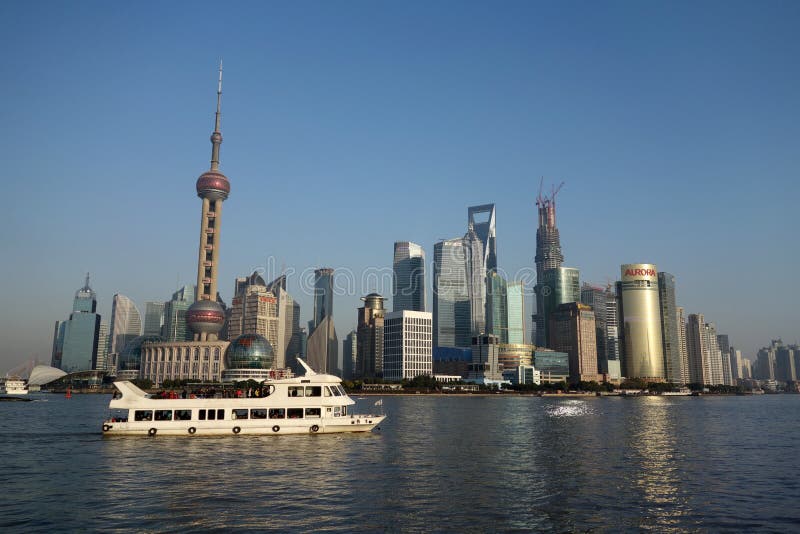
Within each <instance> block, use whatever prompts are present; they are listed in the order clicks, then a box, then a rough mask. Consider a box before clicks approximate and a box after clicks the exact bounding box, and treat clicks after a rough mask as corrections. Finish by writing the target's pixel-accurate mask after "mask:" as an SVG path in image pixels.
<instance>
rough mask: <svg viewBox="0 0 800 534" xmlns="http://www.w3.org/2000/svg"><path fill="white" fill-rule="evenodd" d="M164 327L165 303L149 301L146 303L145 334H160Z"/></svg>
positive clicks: (143, 333)
mask: <svg viewBox="0 0 800 534" xmlns="http://www.w3.org/2000/svg"><path fill="white" fill-rule="evenodd" d="M163 328H164V303H163V302H152V301H148V302H145V303H144V331H143V332H142V335H145V336H160V335H161V331H162V329H163Z"/></svg>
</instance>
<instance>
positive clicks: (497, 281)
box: [486, 271, 509, 343]
mask: <svg viewBox="0 0 800 534" xmlns="http://www.w3.org/2000/svg"><path fill="white" fill-rule="evenodd" d="M486 333H487V334H494V335H495V336H497V338H498V339H499V340H500V343H508V342H509V341H508V283H507V282H506V280H505V278H503V277H502V276H500V275H499V274H498V273H497V272H496V271H491V272H489V273H487V274H486Z"/></svg>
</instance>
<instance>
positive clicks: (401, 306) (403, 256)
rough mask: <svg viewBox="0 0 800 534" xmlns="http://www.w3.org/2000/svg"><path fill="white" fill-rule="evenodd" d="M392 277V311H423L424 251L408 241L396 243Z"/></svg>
mask: <svg viewBox="0 0 800 534" xmlns="http://www.w3.org/2000/svg"><path fill="white" fill-rule="evenodd" d="M392 275H393V276H392V310H393V311H402V310H410V311H425V250H424V249H423V248H422V247H421V246H420V245H417V244H416V243H411V242H410V241H397V242H396V243H395V244H394V260H393V262H392Z"/></svg>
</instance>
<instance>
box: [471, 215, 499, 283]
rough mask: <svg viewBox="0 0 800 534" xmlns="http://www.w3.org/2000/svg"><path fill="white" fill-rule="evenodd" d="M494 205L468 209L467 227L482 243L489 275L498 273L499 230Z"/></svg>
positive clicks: (484, 265) (486, 269)
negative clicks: (470, 228) (472, 230)
mask: <svg viewBox="0 0 800 534" xmlns="http://www.w3.org/2000/svg"><path fill="white" fill-rule="evenodd" d="M495 218H496V215H495V209H494V204H483V205H481V206H470V207H469V208H467V226H468V227H472V228H473V229H474V231H475V234H476V235H477V236H478V239H480V241H481V250H482V252H483V268H484V270H485V271H486V272H487V273H491V272H494V271H497V230H496V222H495Z"/></svg>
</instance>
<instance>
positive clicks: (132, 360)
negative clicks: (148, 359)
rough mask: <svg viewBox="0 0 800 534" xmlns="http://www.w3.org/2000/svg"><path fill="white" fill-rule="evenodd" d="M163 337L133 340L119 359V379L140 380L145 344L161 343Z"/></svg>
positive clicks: (148, 336)
mask: <svg viewBox="0 0 800 534" xmlns="http://www.w3.org/2000/svg"><path fill="white" fill-rule="evenodd" d="M162 341H164V338H162V337H161V336H155V335H147V336H137V337H135V338H133V339H132V340H131V341H130V342H129V343H128V344H127V345H125V348H123V349H122V352H120V353H119V356H118V357H117V378H120V379H122V380H133V379H135V378H139V370H140V369H141V366H142V345H144V344H145V343H161V342H162Z"/></svg>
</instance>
